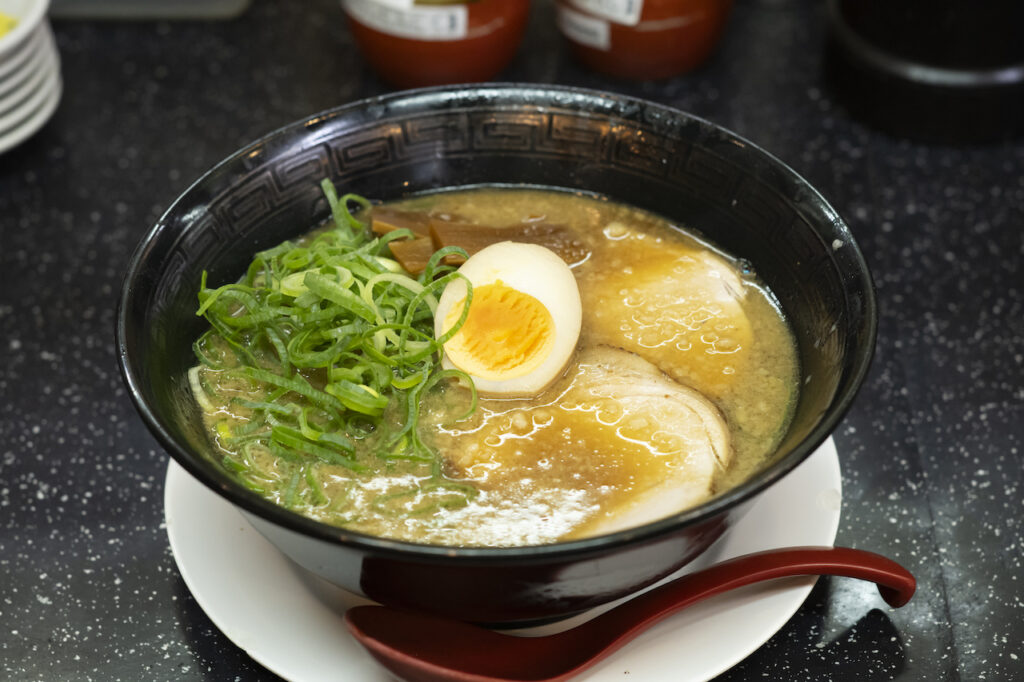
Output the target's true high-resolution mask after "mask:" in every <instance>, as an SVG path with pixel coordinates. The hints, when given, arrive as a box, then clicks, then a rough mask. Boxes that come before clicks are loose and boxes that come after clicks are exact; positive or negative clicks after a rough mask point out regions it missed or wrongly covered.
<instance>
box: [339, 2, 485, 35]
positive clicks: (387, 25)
mask: <svg viewBox="0 0 1024 682" xmlns="http://www.w3.org/2000/svg"><path fill="white" fill-rule="evenodd" d="M341 4H342V5H343V6H344V7H345V11H347V12H348V13H349V14H351V15H352V16H353V17H354V18H355V19H356V20H357V21H359V22H360V23H363V24H366V25H367V26H369V27H370V28H372V29H375V30H377V31H380V32H381V33H387V34H388V35H393V36H398V37H399V38H411V39H412V40H439V41H440V40H462V39H463V38H465V37H466V34H467V32H468V30H469V10H468V9H467V8H466V6H465V5H439V6H435V7H418V6H414V5H413V0H341Z"/></svg>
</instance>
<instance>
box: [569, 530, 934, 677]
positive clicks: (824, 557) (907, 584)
mask: <svg viewBox="0 0 1024 682" xmlns="http://www.w3.org/2000/svg"><path fill="white" fill-rule="evenodd" d="M800 575H837V576H843V577H848V578H860V579H861V580H870V581H872V582H874V583H876V584H877V586H878V591H879V593H880V594H881V596H882V598H883V599H884V600H885V601H886V602H887V603H888V604H889V605H890V606H894V607H898V606H903V605H904V604H906V603H907V602H908V601H910V598H911V597H912V596H913V595H914V590H915V589H916V586H917V581H916V580H915V579H914V576H913V575H911V573H910V572H909V571H908V570H907V569H905V568H903V567H902V566H900V565H899V564H898V563H896V562H895V561H893V560H892V559H888V558H886V557H884V556H882V555H880V554H875V553H874V552H868V551H865V550H860V549H852V548H849V547H793V548H790V549H781V550H779V549H775V550H769V551H765V552H756V553H753V554H746V555H743V556H740V557H736V558H735V559H730V560H728V561H723V562H722V563H719V564H715V565H714V566H711V567H709V568H706V569H704V570H701V571H697V572H696V573H691V574H689V575H684V576H682V577H680V578H677V579H676V580H673V581H672V582H670V583H667V584H665V585H663V586H661V587H659V588H656V589H654V590H651V591H650V592H647V593H645V594H642V595H640V596H639V597H636V598H634V599H631V600H629V601H627V602H625V603H623V604H621V605H620V606H618V607H616V608H614V609H612V610H610V611H608V612H606V613H604V614H602V615H600V616H598V617H597V618H594V619H593V620H591V621H590V622H588V623H585V624H584V625H583V626H581V627H586V628H587V629H588V632H589V634H590V635H591V636H592V637H595V638H599V639H602V640H603V643H604V646H603V649H604V650H603V651H602V652H601V654H599V655H598V656H596V657H595V658H594V659H592V660H590V661H588V662H587V665H586V666H585V667H589V666H590V665H591V664H593V663H594V662H595V661H596V660H598V659H600V658H604V657H605V656H607V655H608V654H610V653H611V652H612V651H614V650H616V649H618V648H619V647H620V646H622V645H623V644H625V643H626V642H628V641H629V640H631V639H633V638H634V637H635V636H636V635H638V634H639V633H640V632H642V631H643V630H646V629H647V628H649V627H650V626H651V625H653V624H654V623H656V622H658V621H660V620H662V619H663V618H666V617H667V616H670V615H672V614H673V613H676V612H677V611H680V610H682V609H684V608H686V607H687V606H690V605H691V604H693V603H695V602H698V601H701V600H703V599H707V598H708V597H712V596H714V595H716V594H720V593H722V592H727V591H729V590H733V589H736V588H738V587H743V586H745V585H751V584H753V583H757V582H761V581H763V580H772V579H774V578H785V577H790V576H800ZM624 624H628V625H627V626H626V627H623V625H624Z"/></svg>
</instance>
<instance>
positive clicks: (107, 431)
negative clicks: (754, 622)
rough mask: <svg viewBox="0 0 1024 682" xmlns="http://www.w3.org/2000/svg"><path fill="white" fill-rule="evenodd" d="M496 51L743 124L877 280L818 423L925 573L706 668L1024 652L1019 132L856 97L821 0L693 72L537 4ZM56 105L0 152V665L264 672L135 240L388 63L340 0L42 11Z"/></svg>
mask: <svg viewBox="0 0 1024 682" xmlns="http://www.w3.org/2000/svg"><path fill="white" fill-rule="evenodd" d="M535 5H536V7H535V11H534V13H533V16H532V20H531V21H532V23H531V26H530V30H529V34H528V37H527V39H526V42H525V44H524V46H523V49H522V50H521V51H520V53H519V56H518V57H517V59H516V61H515V62H514V63H513V64H512V66H511V67H510V68H509V69H508V70H507V71H506V72H505V74H504V75H503V78H504V79H506V80H520V81H531V82H546V83H550V82H554V83H569V84H576V85H582V86H588V87H596V88H601V89H607V90H613V91H618V92H625V93H629V94H634V95H639V96H642V97H646V98H649V99H652V100H657V101H659V102H664V103H668V104H671V105H673V106H676V107H678V108H681V109H684V110H688V111H691V112H694V113H696V114H698V115H700V116H703V117H705V118H708V119H710V120H712V121H714V122H716V123H719V124H722V125H724V126H726V127H728V128H731V129H733V130H736V131H737V132H739V133H740V134H742V135H744V136H746V137H748V138H749V139H751V140H753V141H755V142H757V143H759V144H760V145H762V146H763V147H765V148H766V149H767V150H769V151H770V152H772V153H774V154H775V155H776V156H778V157H780V158H781V159H783V160H784V161H786V162H787V163H789V164H790V165H791V166H792V167H793V168H795V169H796V170H797V172H799V173H800V174H802V175H803V176H805V177H806V178H807V179H809V180H810V181H811V183H812V184H814V185H815V186H816V187H817V188H818V189H819V190H820V191H821V192H822V193H823V194H824V195H825V196H826V198H828V199H829V200H830V201H831V202H832V203H833V205H834V206H835V207H836V208H837V209H838V211H839V212H840V213H841V214H842V215H843V216H844V217H845V218H846V220H847V221H848V222H849V224H850V225H851V227H852V229H853V232H854V234H855V235H856V237H857V239H858V241H859V243H860V245H861V248H862V249H863V251H864V254H865V256H866V258H867V260H868V262H869V264H870V266H871V268H872V271H873V274H874V277H875V280H876V284H877V288H878V296H879V302H880V309H881V321H880V332H879V338H878V348H877V354H876V358H875V362H874V365H873V369H872V371H871V373H870V376H869V377H868V380H867V382H866V384H865V385H864V387H863V389H862V391H861V393H860V395H859V397H858V399H857V401H856V403H855V405H854V407H853V409H852V410H851V411H850V412H849V414H848V416H847V417H846V419H845V420H844V421H843V422H842V424H841V426H840V427H839V429H838V430H837V432H836V434H835V440H836V443H837V446H838V449H839V452H840V461H841V465H842V472H843V508H842V520H841V525H840V529H839V536H838V540H837V543H838V544H842V545H850V546H855V547H862V548H866V549H873V550H875V551H878V552H881V553H884V554H887V555H890V556H892V557H893V558H895V559H896V560H898V561H900V562H902V563H904V564H905V565H906V566H908V567H909V568H910V569H911V570H912V571H913V572H914V573H915V574H916V576H917V577H918V580H919V589H918V593H917V595H916V597H915V598H914V600H913V601H912V602H911V603H910V604H909V605H908V606H906V607H904V608H902V609H898V610H891V609H887V608H885V607H884V606H879V604H881V602H880V601H879V600H877V599H875V598H872V599H866V598H865V597H864V595H866V594H868V592H865V590H864V587H863V585H862V584H860V583H857V582H856V581H849V580H842V579H822V580H821V581H819V583H818V585H817V586H816V587H815V589H814V590H813V592H812V593H811V596H810V598H809V599H808V601H807V602H806V603H805V604H804V605H803V607H802V608H801V609H800V610H799V611H798V613H797V615H796V616H795V617H794V618H793V619H792V620H791V621H790V622H789V623H788V624H787V625H786V626H785V627H783V628H782V630H781V631H779V633H778V634H777V635H776V636H775V637H773V638H772V639H771V640H770V641H769V642H768V643H767V644H766V645H765V646H763V647H762V648H760V649H759V650H758V651H756V652H755V653H754V654H752V655H751V656H750V657H749V658H748V659H747V660H745V661H744V662H743V663H741V664H740V665H738V666H737V667H736V668H734V669H733V670H731V671H730V672H728V673H726V674H725V675H724V676H723V677H722V678H721V679H726V680H746V679H776V680H807V681H816V680H889V679H897V680H961V679H962V680H1011V679H1024V660H1022V659H1024V601H1022V600H1024V569H1022V565H1021V564H1022V557H1024V527H1022V519H1024V480H1022V479H1024V474H1022V464H1024V453H1022V440H1024V277H1022V276H1021V265H1022V259H1024V143H1014V144H992V145H986V146H962V147H955V146H941V145H926V144H920V143H915V142H910V141H904V140H899V139H895V138H893V137H890V136H888V135H886V134H883V133H880V132H877V131H874V130H872V129H870V128H867V127H865V126H864V125H862V124H861V123H859V122H857V121H855V120H852V119H851V118H850V117H849V116H848V115H847V114H846V113H845V111H844V110H843V109H842V108H841V107H839V106H838V105H836V104H835V103H834V102H833V100H832V99H831V98H830V96H829V94H828V93H829V90H828V88H827V87H826V86H825V84H824V82H823V79H822V75H821V62H822V41H823V35H824V13H823V9H822V6H821V5H819V4H818V3H815V2H799V1H790V0H760V1H755V0H749V1H747V2H742V1H741V2H739V3H738V5H737V6H736V8H735V11H734V13H733V16H732V18H731V21H730V24H729V28H728V34H727V36H726V38H725V40H724V42H723V44H722V46H721V49H720V51H719V52H718V53H717V55H716V56H715V58H714V59H713V60H712V61H711V62H709V63H708V64H707V65H706V66H705V67H704V68H702V69H700V70H699V71H697V72H695V73H693V74H690V75H687V76H682V77H679V78H675V79H672V80H669V81H664V82H659V83H645V84H632V83H623V82H618V81H611V80H606V79H604V78H601V77H599V76H597V75H594V74H591V73H588V72H586V71H584V70H583V69H581V68H580V67H578V66H576V65H574V64H573V63H572V61H571V60H570V59H569V58H568V55H567V54H566V51H565V49H564V47H563V46H562V45H561V43H560V41H559V38H558V35H557V33H556V31H555V29H554V25H553V18H552V12H551V9H550V6H549V5H548V4H547V3H544V2H539V3H535ZM53 25H54V30H55V33H56V36H57V42H58V47H59V50H60V54H61V57H62V62H63V76H64V84H65V91H64V95H63V99H62V102H61V105H60V107H59V109H58V111H57V113H56V115H55V116H54V117H53V119H52V120H51V121H50V123H49V124H48V125H47V126H46V127H45V128H43V129H42V130H41V131H40V132H39V133H38V134H37V135H35V136H34V137H33V138H32V139H30V140H29V141H28V142H26V143H24V144H22V145H21V146H19V147H18V148H16V149H14V150H12V151H10V152H7V153H5V154H2V155H0V354H2V355H0V357H2V361H0V678H2V679H5V680H8V679H9V680H229V679H247V680H248V679H273V677H274V676H273V675H271V674H270V673H268V672H267V671H265V670H264V669H263V668H261V667H260V666H259V665H258V664H257V663H255V662H254V661H253V660H251V659H250V658H249V657H248V656H247V655H246V654H245V653H244V652H243V651H242V650H240V649H238V648H236V647H235V646H234V645H233V644H231V643H230V642H229V641H228V639H227V638H226V637H224V636H223V635H222V634H221V633H220V632H219V631H218V630H217V628H216V627H215V626H214V625H213V624H212V623H211V621H210V620H209V619H208V618H207V617H206V616H205V614H204V613H203V611H202V610H201V609H200V608H199V606H198V605H197V604H196V603H195V601H194V600H193V598H192V597H191V595H190V594H189V591H188V589H187V588H186V587H185V585H184V583H183V581H182V579H181V577H180V575H179V573H178V570H177V568H176V566H175V563H174V559H173V557H172V555H171V552H170V549H169V547H168V542H167V536H166V533H165V528H164V525H163V486H164V477H165V474H166V471H167V456H166V455H165V454H164V453H163V452H162V451H161V450H160V449H159V447H158V446H157V445H156V443H155V441H154V440H153V439H152V438H151V437H150V435H149V433H148V432H147V430H146V429H145V427H144V426H143V424H142V422H141V420H140V419H139V418H138V417H137V415H136V413H135V410H134V409H133V407H132V405H131V403H130V401H129V399H128V397H127V396H126V394H125V389H124V388H123V386H122V382H121V378H120V376H119V374H118V371H117V367H116V359H115V351H114V344H113V329H114V308H115V300H116V297H117V294H118V290H119V287H120V283H121V277H122V274H123V272H124V267H125V263H126V260H127V258H128V256H129V254H130V252H131V251H132V249H133V248H134V246H135V245H136V243H137V242H138V240H139V239H140V238H141V237H142V235H143V234H144V233H145V232H146V231H147V230H148V229H149V227H150V226H151V225H152V224H153V222H154V221H155V219H156V218H157V216H158V215H159V214H160V213H161V212H162V211H163V209H164V208H166V207H167V205H168V204H169V203H170V202H171V201H172V200H173V199H174V197H175V196H177V195H178V194H179V193H180V192H181V191H182V190H183V189H184V188H185V187H186V186H187V185H188V184H189V183H190V182H191V181H192V180H193V179H195V178H196V177H198V175H200V174H201V173H202V172H203V171H204V170H206V169H207V168H209V167H210V166H212V165H213V164H214V163H216V162H217V161H218V160H220V159H221V158H223V157H224V156H226V155H227V154H229V153H230V152H232V151H233V150H234V149H236V148H237V147H239V146H241V145H242V144H243V143H246V142H248V141H250V140H252V139H254V138H256V137H258V136H260V135H262V134H264V133H266V132H269V131H270V130H272V129H274V128H276V127H278V126H280V125H282V124H284V123H287V122H290V121H292V120H295V119H299V118H302V117H305V116H307V115H309V114H312V113H314V112H316V111H319V110H322V109H325V108H328V107H331V106H334V105H338V104H341V103H345V102H349V101H352V100H354V99H358V98H361V97H363V96H367V95H373V94H377V93H381V92H384V91H386V90H387V87H386V86H385V85H384V84H382V83H381V82H380V81H379V80H377V79H376V77H375V76H374V75H373V74H372V73H371V72H370V71H369V70H368V69H367V67H366V66H365V65H364V63H363V62H362V61H361V59H360V57H359V55H358V54H357V52H356V50H355V47H354V45H353V42H352V40H351V37H350V36H349V34H348V32H347V29H346V26H345V23H344V22H343V20H342V17H341V13H340V9H339V7H338V3H337V2H336V0H316V1H314V0H308V1H305V2H301V3H298V2H288V3H284V2H280V3H279V2H270V1H269V0H263V1H257V2H255V3H254V4H253V5H252V7H251V8H250V9H249V11H248V12H246V13H245V14H244V15H243V16H242V17H241V18H239V19H237V20H232V21H226V22H211V23H207V22H174V23H165V22H100V21H95V22H94V21H84V20H75V21H71V20H67V21H54V24H53Z"/></svg>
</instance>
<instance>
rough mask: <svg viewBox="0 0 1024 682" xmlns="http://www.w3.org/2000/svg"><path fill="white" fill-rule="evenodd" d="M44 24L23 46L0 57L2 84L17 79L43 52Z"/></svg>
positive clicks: (30, 35)
mask: <svg viewBox="0 0 1024 682" xmlns="http://www.w3.org/2000/svg"><path fill="white" fill-rule="evenodd" d="M0 11H2V10H0ZM43 33H44V29H43V26H42V24H40V25H39V26H37V27H36V29H35V30H34V31H32V33H30V34H29V35H28V36H27V37H26V38H25V39H24V40H23V41H22V44H20V45H18V46H17V47H15V48H13V49H11V50H10V52H9V53H7V54H4V55H0V84H2V83H6V82H7V80H8V79H11V78H15V77H17V76H18V74H19V73H20V72H21V70H22V69H24V68H25V63H26V62H28V60H29V59H30V58H31V57H32V56H33V55H35V54H37V53H39V52H40V51H41V48H42V45H43V41H44V40H45V36H44V35H43Z"/></svg>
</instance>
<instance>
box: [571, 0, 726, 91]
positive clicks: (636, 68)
mask: <svg viewBox="0 0 1024 682" xmlns="http://www.w3.org/2000/svg"><path fill="white" fill-rule="evenodd" d="M731 9H732V0H558V28H559V30H560V31H561V32H562V35H563V36H565V38H566V40H567V41H568V42H569V45H570V46H571V48H572V51H573V54H574V55H575V57H576V58H577V59H578V60H579V61H580V62H582V63H583V64H584V65H586V66H587V67H589V68H591V69H593V70H595V71H599V72H601V73H604V74H608V75H610V76H617V77H620V78H629V79H635V80H654V79H658V78H668V77H669V76H675V75H677V74H680V73H683V72H686V71H689V70H691V69H693V68H696V67H697V66H699V65H700V64H702V63H703V62H704V61H705V60H706V59H707V58H708V57H709V56H710V54H711V52H712V51H713V50H714V48H715V46H716V45H717V44H718V41H719V39H720V38H721V36H722V33H723V31H724V29H725V24H726V20H727V19H728V17H729V11H730V10H731Z"/></svg>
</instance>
